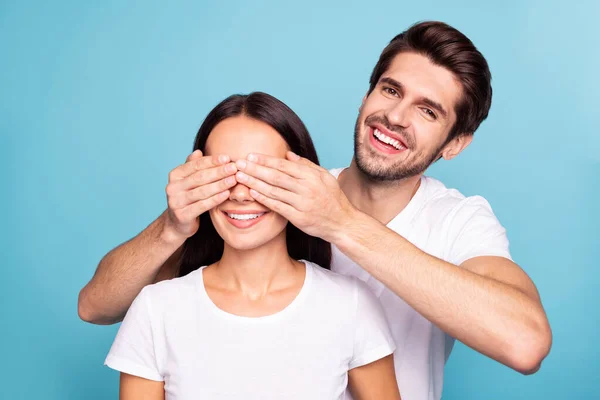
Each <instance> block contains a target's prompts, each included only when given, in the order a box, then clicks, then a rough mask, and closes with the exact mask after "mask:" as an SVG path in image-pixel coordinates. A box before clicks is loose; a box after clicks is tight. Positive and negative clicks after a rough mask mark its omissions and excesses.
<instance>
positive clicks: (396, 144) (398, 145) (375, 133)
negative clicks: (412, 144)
mask: <svg viewBox="0 0 600 400" xmlns="http://www.w3.org/2000/svg"><path fill="white" fill-rule="evenodd" d="M373 136H375V137H376V138H377V139H378V140H380V141H382V142H383V143H386V144H389V145H390V146H393V147H394V148H395V149H396V150H404V149H405V148H406V147H404V146H402V143H400V142H399V141H397V140H396V139H392V138H391V137H389V136H386V135H385V134H384V133H382V132H381V131H380V130H379V129H375V130H374V131H373Z"/></svg>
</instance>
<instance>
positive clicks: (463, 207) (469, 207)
mask: <svg viewBox="0 0 600 400" xmlns="http://www.w3.org/2000/svg"><path fill="white" fill-rule="evenodd" d="M423 183H424V184H425V185H426V192H427V193H426V194H425V196H424V198H425V200H424V201H423V203H422V207H421V209H420V212H419V214H418V219H420V220H421V221H427V222H428V223H429V224H430V225H431V226H432V227H436V229H441V230H443V231H453V230H456V229H459V230H460V229H462V228H464V227H466V226H470V225H478V224H480V222H485V223H486V225H489V223H493V224H498V225H499V221H498V220H497V218H496V216H495V214H494V211H493V210H492V207H491V205H490V203H489V202H488V201H487V200H486V199H485V198H484V197H483V196H480V195H473V196H465V195H463V194H462V193H461V192H460V191H458V190H457V189H453V188H448V187H446V186H445V185H444V184H443V183H442V182H441V181H439V180H437V179H435V178H431V177H424V178H423Z"/></svg>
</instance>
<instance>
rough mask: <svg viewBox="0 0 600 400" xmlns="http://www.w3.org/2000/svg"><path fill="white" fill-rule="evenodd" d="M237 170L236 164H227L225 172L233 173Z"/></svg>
mask: <svg viewBox="0 0 600 400" xmlns="http://www.w3.org/2000/svg"><path fill="white" fill-rule="evenodd" d="M235 171H236V168H235V164H227V165H226V166H225V172H227V173H230V174H233V173H234V172H235Z"/></svg>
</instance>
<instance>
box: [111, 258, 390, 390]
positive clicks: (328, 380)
mask: <svg viewBox="0 0 600 400" xmlns="http://www.w3.org/2000/svg"><path fill="white" fill-rule="evenodd" d="M305 265H306V277H305V280H304V285H303V287H302V289H301V290H300V292H299V294H298V296H297V297H296V298H295V299H294V300H293V301H292V303H290V304H289V305H288V306H287V307H286V308H285V309H284V310H282V311H280V312H277V313H275V314H273V315H269V316H265V317H259V318H250V317H241V316H236V315H233V314H229V313H227V312H225V311H223V310H221V309H219V308H218V307H217V306H216V305H215V304H214V303H213V302H212V301H211V300H210V298H209V297H208V295H207V293H206V290H205V287H204V282H203V280H202V274H203V272H202V270H203V268H202V269H199V270H196V271H194V272H192V273H190V274H189V275H186V276H185V277H182V278H177V279H173V280H169V281H164V282H160V283H157V284H154V285H150V286H147V287H145V288H144V289H143V290H142V292H141V293H140V294H139V295H138V297H137V298H136V299H135V301H134V302H133V304H132V305H131V307H130V309H129V311H128V312H127V315H126V316H125V319H124V320H123V323H122V324H121V327H120V329H119V332H118V334H117V337H116V339H115V341H114V343H113V345H112V348H111V349H110V352H109V354H108V356H107V358H106V361H105V364H106V365H108V366H109V367H111V368H113V369H116V370H119V371H122V372H125V373H128V374H131V375H136V376H140V377H143V378H146V379H151V380H155V381H164V382H165V392H166V398H167V399H169V400H172V399H178V400H183V399H194V400H198V399H200V400H201V399H207V400H219V399H236V400H237V399H244V400H249V399H256V400H259V399H260V400H265V399H273V400H275V399H277V400H281V399H286V400H292V399H298V400H306V399H311V400H318V399H323V400H332V399H344V398H345V397H344V396H345V390H346V387H347V382H348V375H347V372H348V370H350V369H352V368H355V367H359V366H361V365H365V364H368V363H371V362H373V361H376V360H378V359H380V358H383V357H385V356H387V355H389V354H391V353H392V352H393V351H394V348H395V346H394V344H393V339H392V337H391V334H390V331H389V329H388V327H387V323H386V320H385V316H384V314H383V311H382V309H381V305H380V304H379V302H378V301H377V299H376V298H375V296H373V294H372V293H371V292H370V291H369V290H368V289H367V287H366V286H365V285H364V284H363V283H362V282H360V281H359V280H357V279H354V278H352V277H346V276H343V275H339V274H336V273H333V272H331V271H328V270H325V269H323V268H321V267H319V266H316V265H315V264H311V263H308V262H305Z"/></svg>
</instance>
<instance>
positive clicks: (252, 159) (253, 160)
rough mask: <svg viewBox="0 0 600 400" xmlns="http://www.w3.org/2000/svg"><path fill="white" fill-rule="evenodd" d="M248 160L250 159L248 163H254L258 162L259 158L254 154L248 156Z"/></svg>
mask: <svg viewBox="0 0 600 400" xmlns="http://www.w3.org/2000/svg"><path fill="white" fill-rule="evenodd" d="M246 158H248V161H252V162H256V160H258V157H256V155H254V154H252V153H250V154H248V157H246Z"/></svg>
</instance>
